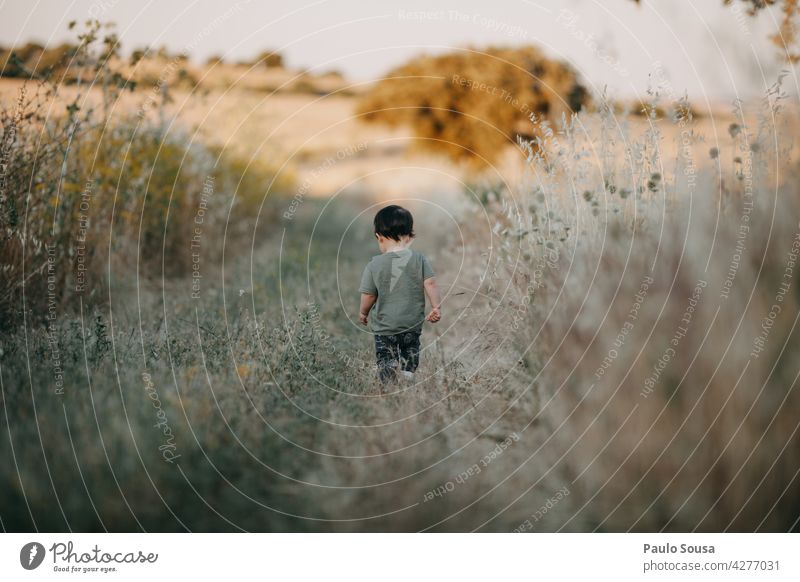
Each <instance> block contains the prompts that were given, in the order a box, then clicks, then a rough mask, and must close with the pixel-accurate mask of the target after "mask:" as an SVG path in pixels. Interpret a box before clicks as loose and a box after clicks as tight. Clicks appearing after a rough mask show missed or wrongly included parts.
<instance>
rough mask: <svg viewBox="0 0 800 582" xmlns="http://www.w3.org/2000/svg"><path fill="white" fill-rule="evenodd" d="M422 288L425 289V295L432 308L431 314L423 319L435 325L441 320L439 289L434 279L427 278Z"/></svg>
mask: <svg viewBox="0 0 800 582" xmlns="http://www.w3.org/2000/svg"><path fill="white" fill-rule="evenodd" d="M423 286H424V287H425V295H427V297H428V301H430V303H431V308H432V309H431V312H430V313H429V314H428V316H427V317H426V318H425V319H426V320H428V321H430V322H431V323H436V322H437V321H439V320H440V319H441V318H442V312H441V304H442V298H441V296H440V295H439V287H437V285H436V277H428V278H427V279H425V282H424V283H423Z"/></svg>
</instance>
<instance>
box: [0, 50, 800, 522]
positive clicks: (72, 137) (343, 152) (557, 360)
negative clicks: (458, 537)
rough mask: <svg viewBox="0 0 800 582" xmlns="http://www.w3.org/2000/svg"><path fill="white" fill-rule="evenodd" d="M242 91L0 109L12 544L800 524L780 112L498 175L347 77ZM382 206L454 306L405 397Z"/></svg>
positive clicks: (798, 217)
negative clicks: (403, 224)
mask: <svg viewBox="0 0 800 582" xmlns="http://www.w3.org/2000/svg"><path fill="white" fill-rule="evenodd" d="M99 66H100V73H98V78H101V76H102V75H101V74H102V73H103V71H104V69H103V68H102V67H103V66H104V65H102V64H101V65H99ZM156 70H157V69H156ZM224 72H225V75H228V76H229V77H230V76H233V80H231V79H230V78H228V77H225V75H223V74H222V73H220V72H219V71H217V72H216V74H217V77H215V81H214V84H212V85H211V86H210V87H208V88H207V89H206V91H205V92H203V93H202V94H198V93H197V92H195V91H193V90H192V89H187V88H178V89H176V90H174V91H173V93H172V100H171V101H170V102H169V103H164V104H163V105H160V106H153V107H152V108H148V111H147V113H146V115H139V116H137V113H136V112H137V109H139V110H141V109H140V108H141V107H142V100H143V99H145V100H146V99H147V95H148V93H147V92H146V89H144V90H139V92H137V91H128V92H126V91H124V90H123V91H120V92H111V94H109V93H107V92H106V91H105V90H103V89H101V88H100V87H93V88H91V89H86V88H81V86H75V85H69V86H66V87H60V88H59V90H58V92H57V94H48V93H45V92H42V93H36V91H37V89H35V88H34V85H33V84H32V83H25V84H24V87H25V89H24V91H25V95H23V97H22V98H20V100H19V102H17V98H18V97H17V96H18V95H20V91H21V89H22V87H23V83H22V82H21V81H18V80H2V81H0V96H1V98H2V100H3V101H2V102H3V104H4V105H5V115H4V117H3V121H4V123H3V140H2V144H3V148H4V149H3V155H4V156H7V157H8V159H10V160H11V161H12V162H13V163H10V164H9V165H7V166H4V167H7V168H10V169H8V170H4V171H5V172H6V174H5V175H4V176H3V178H4V188H7V190H5V189H4V193H5V192H6V191H8V192H11V194H9V195H5V194H4V195H5V198H4V199H3V202H4V203H6V205H5V209H4V215H3V223H2V225H0V226H2V228H3V229H4V233H5V234H4V235H3V236H4V239H3V248H2V251H0V253H2V255H3V277H4V280H3V285H2V289H0V290H2V292H3V302H2V304H1V305H2V309H3V318H2V319H3V324H4V330H3V332H2V333H0V382H1V383H0V389H1V391H2V414H0V425H2V426H0V431H2V433H3V434H7V435H8V437H9V438H8V439H3V448H2V449H0V451H2V453H1V454H2V458H3V463H2V465H0V471H2V483H3V485H4V491H5V493H4V494H3V497H2V503H0V519H1V520H2V527H3V529H4V530H7V531H31V530H39V531H104V530H105V531H139V530H144V531H229V530H230V531H234V530H246V531H418V530H426V531H473V530H477V531H506V532H507V531H627V530H634V531H688V530H698V531H722V530H726V531H728V530H730V531H754V530H758V531H788V530H797V529H798V522H799V520H800V503H798V499H800V482H798V479H797V477H798V472H800V435H798V432H797V431H798V426H800V425H799V424H798V419H797V414H796V411H797V409H798V406H800V395H798V391H797V389H796V383H797V378H798V375H799V374H800V362H798V360H797V358H796V357H794V354H795V353H796V350H797V349H798V347H800V337H799V336H798V331H797V330H796V329H795V328H796V324H797V320H798V315H800V282H798V280H797V265H796V261H797V257H798V254H799V253H800V226H798V225H799V221H800V208H799V207H798V204H799V202H798V200H797V186H798V183H799V182H800V175H798V167H797V163H796V157H795V153H796V152H795V147H796V146H795V144H794V143H793V142H792V141H791V137H792V132H793V129H794V128H796V127H797V119H796V117H797V112H796V111H794V110H792V109H790V108H788V107H787V106H786V105H785V103H784V100H783V98H782V93H781V89H780V86H779V85H776V86H775V87H774V88H773V90H772V91H771V92H769V93H768V94H767V95H766V97H765V100H764V102H763V103H760V104H747V105H746V107H745V108H744V110H743V111H736V110H731V111H725V110H721V109H718V108H716V109H714V110H713V111H712V112H709V111H705V112H702V113H701V114H700V115H698V116H694V115H690V114H688V108H687V107H685V105H686V104H685V103H683V102H674V103H673V102H669V100H663V99H662V101H661V102H660V103H658V104H656V103H655V101H656V99H655V97H654V98H653V103H652V106H651V107H649V108H647V114H646V115H645V116H641V115H639V116H633V115H622V114H620V113H619V111H618V107H616V106H615V105H614V104H611V103H608V102H605V101H603V100H602V99H598V101H597V103H596V105H595V106H593V107H592V108H590V109H587V110H585V111H583V112H581V113H580V114H577V115H575V116H570V117H566V116H565V118H564V120H563V122H559V121H558V120H551V121H549V122H548V121H542V120H541V119H539V120H538V121H533V122H532V123H531V125H532V128H531V131H532V133H533V134H534V135H536V136H537V139H538V141H534V142H532V143H530V144H529V143H525V142H521V143H520V147H518V148H515V147H509V148H508V151H507V152H506V154H507V155H504V156H503V157H502V160H501V162H500V163H498V164H497V166H496V167H495V169H494V170H493V171H490V172H487V173H484V174H482V175H480V176H478V177H476V175H475V174H473V173H472V172H471V171H470V169H469V168H467V167H465V166H464V165H461V164H458V163H456V162H453V161H451V160H448V159H447V158H446V157H437V156H432V155H429V154H426V153H423V152H420V151H418V150H416V149H414V148H411V147H410V145H411V143H412V142H413V141H414V136H413V135H412V133H411V131H410V130H409V128H407V127H398V128H393V129H389V128H386V127H382V126H378V125H372V124H367V123H365V122H363V121H362V120H361V119H359V118H358V115H357V114H356V111H357V107H358V103H359V99H360V95H361V91H362V90H361V89H358V90H355V89H348V90H347V91H345V92H343V93H342V94H337V91H339V90H341V89H342V87H343V86H346V83H345V82H344V81H341V80H340V81H336V84H332V85H331V86H326V87H324V90H322V89H320V87H319V86H317V85H314V83H329V84H330V83H332V81H331V78H328V77H326V78H325V79H323V80H322V81H320V80H311V81H308V80H307V83H306V85H304V87H305V88H303V87H301V89H300V90H298V89H296V88H295V89H293V90H286V91H283V90H281V91H277V92H274V89H275V86H274V85H270V86H268V87H266V85H267V84H268V82H269V83H277V84H278V85H280V83H279V82H278V81H276V80H275V79H273V78H272V77H269V79H266V80H265V79H260V80H259V79H257V80H255V81H252V82H248V83H237V82H236V77H235V75H237V74H240V73H241V70H240V69H239V68H229V69H225V71H224ZM192 74H193V75H194V76H195V77H197V78H202V77H203V71H202V70H201V71H193V72H192ZM270 74H271V75H273V76H276V78H280V79H283V77H280V74H279V73H278V72H276V71H273V72H271V73H270ZM226 78H228V80H227V81H226V80H225V79H226ZM270 79H271V80H270ZM339 83H342V85H340V84H339ZM229 84H230V85H232V88H227V85H229ZM200 86H201V87H202V82H200ZM42 87H43V88H42ZM46 87H47V86H46V85H42V86H41V87H40V89H38V91H40V92H41V91H45V90H46ZM265 87H266V88H265ZM142 91H145V92H144V93H142ZM31 95H34V96H35V95H41V97H31ZM109 95H110V100H108V98H109ZM71 103H79V104H80V107H79V108H77V109H70V108H69V107H68V106H69V105H70V104H71ZM104 104H110V105H109V107H108V108H106V109H103V107H104ZM90 105H92V107H93V108H94V109H95V111H94V112H92V113H91V114H90V113H88V111H89V110H90V109H92V107H90ZM48 108H51V109H52V111H51V110H49V109H48ZM26 111H34V112H36V111H38V112H39V113H37V114H35V115H32V116H29V117H26V116H25V115H24V113H25V112H26ZM56 111H57V113H56ZM63 111H66V113H63ZM83 115H86V117H85V118H84V117H81V116H83ZM9 136H10V137H9ZM48 148H50V149H48ZM520 149H522V155H520ZM62 160H66V161H65V162H64V163H63V164H62V163H61V161H62ZM387 201H396V202H397V203H401V204H403V205H404V206H407V207H408V208H409V209H410V210H411V211H412V213H413V214H414V216H415V217H416V231H417V233H418V240H417V241H416V242H415V243H414V245H415V247H414V248H417V249H419V250H422V251H423V252H425V253H426V255H427V256H428V257H430V259H431V261H432V262H433V263H434V266H435V268H436V271H437V278H438V280H439V284H440V287H441V288H442V290H443V294H444V296H445V301H444V307H443V312H444V318H443V321H442V322H441V323H440V324H438V325H436V326H431V325H428V326H426V329H425V332H424V334H423V346H424V351H423V355H422V365H421V368H420V370H419V372H418V374H417V377H416V378H415V380H414V381H413V382H409V383H405V384H399V385H397V386H392V387H390V388H389V389H386V388H384V387H382V386H381V385H380V384H379V383H378V382H377V380H376V379H375V375H374V370H373V368H372V366H373V360H374V356H373V344H372V342H373V339H372V337H371V335H370V334H369V333H368V332H367V331H366V330H365V329H364V328H363V327H361V326H359V324H358V317H357V316H358V313H357V309H358V303H357V301H358V291H357V290H358V282H359V278H360V274H361V270H362V269H363V266H364V265H365V263H366V262H367V261H368V260H369V258H370V257H371V256H372V255H374V254H377V252H378V250H377V246H376V245H375V242H374V238H373V235H372V230H371V228H372V226H371V220H372V216H373V215H374V213H375V211H376V210H377V209H378V208H379V207H380V206H381V205H382V204H384V203H385V202H387ZM12 210H13V212H12ZM51 249H55V250H51Z"/></svg>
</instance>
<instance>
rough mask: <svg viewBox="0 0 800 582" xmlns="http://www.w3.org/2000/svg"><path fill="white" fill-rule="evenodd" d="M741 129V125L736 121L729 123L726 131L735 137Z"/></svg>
mask: <svg viewBox="0 0 800 582" xmlns="http://www.w3.org/2000/svg"><path fill="white" fill-rule="evenodd" d="M741 131H742V126H740V125H739V124H738V123H731V124H730V125H729V126H728V133H729V134H731V137H736V136H737V135H739V133H740V132H741Z"/></svg>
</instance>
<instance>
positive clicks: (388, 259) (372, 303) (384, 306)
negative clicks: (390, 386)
mask: <svg viewBox="0 0 800 582" xmlns="http://www.w3.org/2000/svg"><path fill="white" fill-rule="evenodd" d="M375 237H376V238H377V239H378V247H379V248H380V250H381V253H382V254H380V255H378V256H375V257H373V258H372V260H371V261H370V262H369V263H368V264H367V267H366V268H365V269H364V274H363V275H362V277H361V287H360V289H359V291H360V292H361V311H360V314H359V319H360V321H361V323H362V324H363V325H367V321H368V320H369V322H370V324H371V325H370V329H371V330H372V332H373V333H374V334H375V357H376V359H377V362H378V376H379V377H380V379H381V381H382V382H384V383H385V382H387V381H389V380H395V379H397V372H398V369H399V371H400V372H401V373H402V375H403V376H404V377H406V378H409V379H411V378H413V377H414V371H415V370H416V369H417V366H418V365H419V336H420V333H422V322H423V320H427V321H429V322H431V323H436V322H437V321H439V320H440V319H441V317H442V314H441V311H440V303H441V298H440V297H439V288H438V287H437V286H436V279H435V278H434V273H433V269H432V268H431V265H430V263H429V262H428V259H426V258H425V256H424V255H423V254H422V253H418V252H416V251H412V250H411V249H410V248H408V247H409V246H410V245H411V242H412V239H413V238H414V219H413V217H412V216H411V213H410V212H409V211H408V210H406V209H405V208H401V207H400V206H395V205H391V206H387V207H386V208H383V209H381V210H380V212H378V214H376V215H375ZM425 296H427V297H428V301H429V302H430V304H431V307H432V309H431V311H430V313H428V315H427V317H426V316H425ZM370 311H371V312H372V315H371V316H370Z"/></svg>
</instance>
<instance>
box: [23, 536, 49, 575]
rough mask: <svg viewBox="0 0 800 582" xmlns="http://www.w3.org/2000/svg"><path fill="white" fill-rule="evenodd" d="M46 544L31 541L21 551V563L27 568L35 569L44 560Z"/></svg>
mask: <svg viewBox="0 0 800 582" xmlns="http://www.w3.org/2000/svg"><path fill="white" fill-rule="evenodd" d="M44 554H45V551H44V546H43V545H42V544H40V543H39V542H29V543H27V544H25V545H24V546H22V549H21V550H20V551H19V563H20V564H22V567H23V568H25V569H26V570H35V569H36V568H38V567H39V566H40V565H41V564H42V562H43V561H44Z"/></svg>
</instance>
